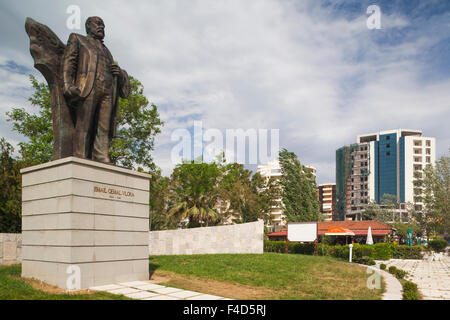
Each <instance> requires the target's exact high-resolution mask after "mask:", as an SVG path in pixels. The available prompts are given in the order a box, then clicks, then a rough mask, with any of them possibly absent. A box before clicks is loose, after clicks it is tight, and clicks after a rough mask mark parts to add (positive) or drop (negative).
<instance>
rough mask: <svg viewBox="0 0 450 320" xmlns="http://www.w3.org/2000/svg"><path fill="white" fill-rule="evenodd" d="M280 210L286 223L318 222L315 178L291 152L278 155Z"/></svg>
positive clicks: (284, 151)
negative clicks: (279, 167)
mask: <svg viewBox="0 0 450 320" xmlns="http://www.w3.org/2000/svg"><path fill="white" fill-rule="evenodd" d="M279 161H280V166H281V173H282V175H281V178H280V186H281V190H282V191H281V195H282V209H283V213H284V215H285V216H286V219H287V220H288V221H293V222H295V221H319V220H320V211H319V206H320V204H319V199H318V194H317V185H316V181H315V178H314V176H313V174H312V173H311V172H309V171H308V170H307V169H306V167H305V166H303V165H302V164H301V163H300V161H299V160H298V158H297V156H296V155H295V154H294V153H293V152H289V151H288V150H286V149H283V150H281V151H280V153H279Z"/></svg>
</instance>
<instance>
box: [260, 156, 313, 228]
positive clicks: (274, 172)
mask: <svg viewBox="0 0 450 320" xmlns="http://www.w3.org/2000/svg"><path fill="white" fill-rule="evenodd" d="M305 168H306V170H308V171H309V172H311V173H312V174H313V175H314V177H316V168H314V167H312V166H305ZM256 172H258V173H259V174H261V176H262V177H265V178H267V179H269V178H274V179H276V180H278V179H280V177H281V167H280V162H279V161H278V159H277V160H273V161H270V162H269V163H267V164H266V165H259V166H258V168H257V171H256ZM276 202H277V205H275V206H273V207H272V211H271V215H272V225H271V226H268V227H269V228H270V229H271V231H278V230H279V229H281V228H282V227H284V226H285V225H286V221H285V219H284V215H283V211H282V208H281V198H279V199H276Z"/></svg>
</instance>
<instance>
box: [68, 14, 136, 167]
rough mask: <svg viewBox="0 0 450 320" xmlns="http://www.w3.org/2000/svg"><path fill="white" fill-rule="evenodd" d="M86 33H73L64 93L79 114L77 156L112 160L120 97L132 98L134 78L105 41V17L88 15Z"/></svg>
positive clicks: (76, 138) (76, 121) (109, 161)
mask: <svg viewBox="0 0 450 320" xmlns="http://www.w3.org/2000/svg"><path fill="white" fill-rule="evenodd" d="M86 33H87V36H83V35H80V34H76V33H72V34H71V35H70V37H69V41H68V43H67V46H66V48H65V50H64V55H63V57H62V73H63V74H62V76H63V77H62V78H63V81H64V85H63V94H64V97H65V99H66V102H67V105H68V106H69V107H70V108H72V109H73V110H74V114H75V117H74V118H75V119H74V131H73V155H74V156H75V157H79V158H85V159H92V160H96V161H100V162H105V163H111V159H110V157H109V152H108V149H109V146H110V142H111V139H112V138H113V136H114V134H115V127H116V124H115V118H116V113H117V104H118V96H120V97H122V98H126V97H128V95H129V93H130V81H129V79H128V74H127V72H126V71H125V70H123V69H121V68H119V66H118V65H117V64H115V63H114V59H113V57H112V55H111V53H110V52H109V50H108V48H107V47H106V46H105V45H104V44H103V38H104V37H105V25H104V23H103V20H102V19H101V18H99V17H90V18H88V19H87V20H86Z"/></svg>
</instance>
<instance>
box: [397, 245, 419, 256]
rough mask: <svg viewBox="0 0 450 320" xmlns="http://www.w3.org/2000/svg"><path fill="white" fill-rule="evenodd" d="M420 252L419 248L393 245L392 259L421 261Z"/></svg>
mask: <svg viewBox="0 0 450 320" xmlns="http://www.w3.org/2000/svg"><path fill="white" fill-rule="evenodd" d="M422 250H423V247H421V246H413V247H409V246H400V245H393V246H392V258H394V259H422Z"/></svg>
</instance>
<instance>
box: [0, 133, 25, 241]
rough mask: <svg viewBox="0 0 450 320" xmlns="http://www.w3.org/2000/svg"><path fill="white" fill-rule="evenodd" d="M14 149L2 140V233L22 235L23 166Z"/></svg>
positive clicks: (0, 216)
mask: <svg viewBox="0 0 450 320" xmlns="http://www.w3.org/2000/svg"><path fill="white" fill-rule="evenodd" d="M13 153H14V148H13V147H12V146H11V144H9V143H8V142H6V140H5V138H1V139H0V185H1V186H2V187H1V188H0V233H20V232H21V230H22V215H21V207H22V189H21V179H22V178H21V175H20V169H21V167H22V164H21V163H20V161H18V160H16V159H14V158H13V156H12V154H13Z"/></svg>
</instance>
